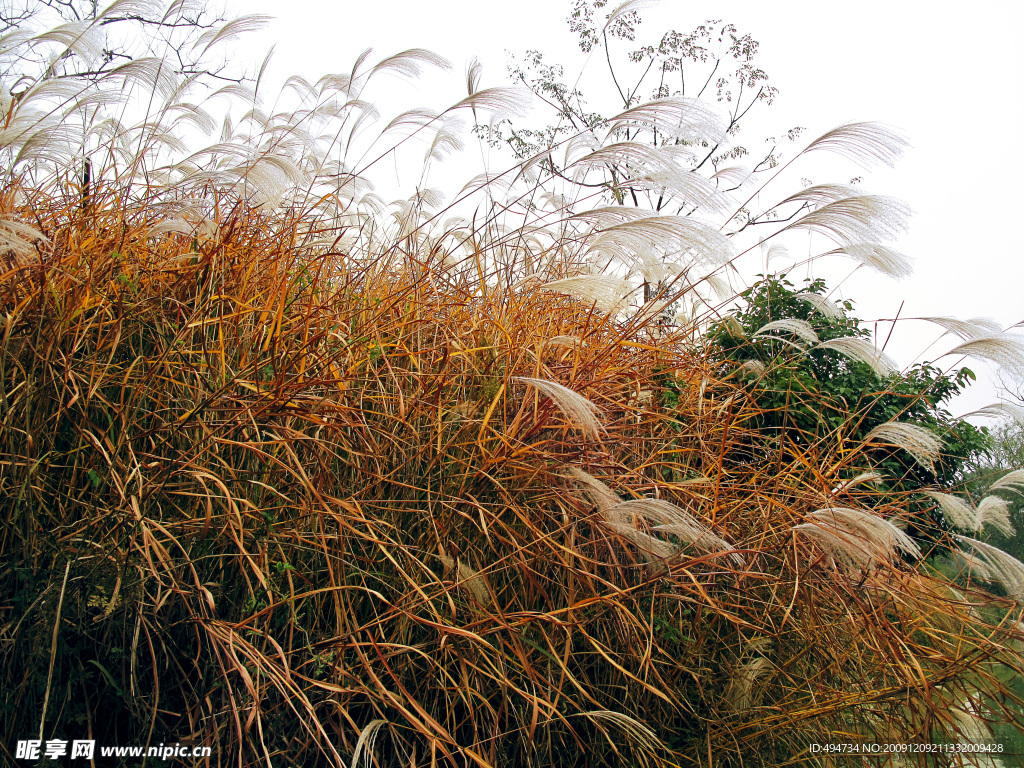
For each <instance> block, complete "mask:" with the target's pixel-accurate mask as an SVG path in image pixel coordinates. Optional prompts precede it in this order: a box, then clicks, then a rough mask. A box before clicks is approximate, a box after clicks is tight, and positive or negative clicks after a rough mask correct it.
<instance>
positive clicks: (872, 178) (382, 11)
mask: <svg viewBox="0 0 1024 768" xmlns="http://www.w3.org/2000/svg"><path fill="white" fill-rule="evenodd" d="M235 2H236V5H235V6H234V10H235V11H236V12H242V13H266V14H269V15H272V16H275V17H277V18H276V20H275V21H274V22H273V24H272V25H271V26H270V27H269V28H268V29H267V30H265V31H263V32H260V33H257V34H255V35H252V36H250V37H249V38H248V41H247V43H246V45H245V46H244V48H243V49H242V50H244V51H252V55H253V58H256V57H257V55H258V53H257V52H261V51H263V50H265V49H266V48H268V47H269V45H271V44H276V46H277V51H276V54H275V57H274V67H273V70H272V74H273V76H274V77H275V79H278V80H280V79H283V78H284V77H285V76H287V75H290V74H301V75H303V76H305V77H307V78H311V79H315V78H316V77H318V76H320V75H322V74H324V73H326V72H344V71H348V70H349V69H350V68H351V65H352V63H353V61H354V60H355V58H356V57H357V56H358V55H359V54H360V53H361V52H362V51H363V50H364V49H365V48H368V47H372V48H373V49H374V57H373V59H374V60H376V59H377V58H383V57H384V56H386V55H389V54H392V53H397V52H399V51H402V50H405V49H408V48H413V47H422V48H429V49H431V50H433V51H435V52H437V53H440V54H442V55H443V56H445V57H446V58H448V59H449V60H450V61H451V62H452V63H453V64H454V70H453V71H452V72H451V73H448V74H447V75H443V76H440V77H431V78H429V79H428V81H427V82H425V83H423V84H422V85H418V86H417V85H413V86H410V85H405V84H403V83H402V82H401V81H399V80H394V81H392V84H391V85H388V84H385V87H392V88H393V89H394V96H395V99H396V101H395V104H396V105H398V107H399V108H411V107H414V106H424V105H430V104H432V105H433V106H441V105H443V104H446V103H452V102H454V101H455V100H456V99H457V98H460V97H461V96H463V95H465V85H464V76H463V74H462V73H463V71H464V69H465V65H466V62H467V61H468V60H469V59H470V57H472V56H476V57H478V58H479V59H480V60H481V62H482V63H483V65H484V76H483V84H484V85H485V86H486V85H502V84H505V64H506V60H507V57H506V54H505V51H506V50H510V51H514V52H517V53H522V52H523V51H525V50H526V49H537V50H540V51H543V52H544V53H545V54H546V57H547V58H548V59H550V60H551V61H552V62H561V63H564V64H565V65H566V70H567V75H575V74H576V69H578V68H579V66H580V63H581V61H582V59H581V57H580V55H579V52H578V49H577V48H576V47H575V39H574V38H573V37H572V36H571V35H570V33H569V30H568V27H567V25H566V22H565V17H566V16H567V15H568V12H569V10H570V8H571V2H570V0H515V1H514V2H508V3H489V2H480V0H431V1H430V2H415V1H413V2H407V1H406V0H384V1H383V2H376V3H374V2H362V1H361V2H345V1H342V2H337V1H335V2H328V1H324V0H288V1H287V2H282V0H245V2H244V3H243V2H242V1H241V0H235ZM615 4H616V3H615V2H614V0H613V2H611V3H610V5H612V6H614V5H615ZM643 16H644V23H643V25H642V26H641V28H640V31H641V35H640V38H641V39H643V38H644V35H645V34H646V35H649V36H650V42H653V43H656V42H657V39H658V38H659V37H660V33H661V32H662V31H664V30H666V29H669V28H674V29H676V30H678V31H680V32H689V31H690V30H691V29H693V28H694V27H695V26H696V25H697V24H700V23H702V22H703V21H705V20H706V19H709V18H710V19H722V20H723V21H730V22H732V23H734V24H735V25H736V26H737V27H738V29H739V32H740V33H744V32H749V33H750V34H751V35H752V36H753V38H754V39H755V40H757V41H759V42H760V44H761V49H760V53H759V57H758V62H759V65H760V66H761V67H762V68H763V69H764V70H765V71H766V72H767V73H768V75H769V76H770V78H771V81H772V83H773V84H774V85H775V86H776V87H778V89H779V96H778V98H777V99H776V102H775V104H774V105H773V106H771V107H768V108H766V109H765V110H763V112H762V117H761V119H760V120H759V121H758V127H757V130H755V129H754V128H751V127H749V126H748V127H745V129H744V132H743V133H742V134H741V137H742V138H743V139H744V140H746V141H747V142H749V143H750V144H751V145H754V144H755V143H756V142H757V140H758V137H759V135H761V134H760V133H758V131H763V132H764V135H770V134H771V133H772V132H774V133H779V132H781V131H783V130H785V129H786V128H789V127H792V126H795V125H801V126H806V127H807V129H808V132H807V134H805V136H806V137H807V138H808V139H809V138H811V137H813V136H816V135H819V134H821V133H823V132H825V131H826V130H828V129H830V128H833V127H835V126H837V125H839V124H841V123H843V122H847V121H850V120H877V121H880V122H884V123H888V124H891V125H894V126H896V127H898V128H900V129H901V130H902V131H903V132H904V133H905V134H906V135H907V136H908V138H909V140H910V142H911V145H912V147H911V149H910V150H909V151H908V152H907V153H906V155H905V156H904V158H903V159H902V161H901V162H900V163H899V164H898V165H897V167H896V169H895V170H892V171H890V170H889V169H886V168H882V169H881V170H875V171H872V172H871V173H868V174H864V173H863V172H862V171H860V170H859V169H858V168H856V167H855V166H850V167H849V168H848V170H846V169H844V170H843V171H841V172H839V173H838V176H837V175H836V173H835V172H834V171H832V170H828V171H827V173H828V175H825V174H826V171H825V170H822V168H823V167H822V168H819V167H816V166H813V165H804V166H801V167H800V168H799V169H796V168H794V171H793V178H792V179H791V182H792V187H793V189H795V185H797V184H798V182H799V179H800V178H801V177H807V178H810V179H812V180H813V181H814V182H816V183H823V182H847V181H848V180H849V179H850V177H852V176H855V175H864V177H865V180H864V182H863V187H864V189H865V190H866V191H867V192H872V193H879V194H890V195H894V196H897V197H900V198H902V199H904V200H905V201H907V202H908V203H909V204H910V206H911V208H912V209H913V210H914V212H915V215H914V217H913V219H912V221H911V229H910V232H909V233H908V234H907V235H906V236H905V237H903V238H902V239H901V240H900V241H899V242H898V243H896V247H898V248H899V249H900V250H902V251H903V252H905V253H907V254H908V255H910V256H911V257H912V258H913V259H914V263H915V273H914V275H913V276H912V277H910V278H908V279H906V280H903V281H901V282H893V281H891V280H888V279H886V278H882V277H880V276H878V275H877V274H876V273H873V272H869V271H867V270H861V271H860V272H859V273H858V274H857V275H855V276H854V278H853V279H851V280H850V281H848V282H847V283H845V285H844V286H843V289H842V290H843V295H844V296H846V297H848V298H852V299H854V300H855V302H856V303H857V305H858V315H859V316H861V317H862V318H866V319H875V318H891V317H892V316H893V315H894V314H895V312H896V311H897V309H898V308H899V307H900V303H901V302H905V304H904V306H903V309H902V316H904V317H914V316H927V315H955V316H958V317H962V318H970V317H976V316H985V317H992V318H994V319H996V320H998V321H1000V322H1002V323H1003V324H1005V325H1010V324H1012V323H1016V322H1018V321H1020V320H1024V285H1022V280H1021V278H1022V277H1024V244H1022V243H1024V240H1022V237H1021V234H1020V232H1019V231H1018V222H1019V221H1020V220H1021V218H1022V217H1021V212H1022V210H1024V193H1022V191H1021V190H1022V185H1024V142H1022V138H1024V137H1022V135H1021V134H1022V128H1021V125H1022V118H1024V103H1022V93H1024V92H1022V89H1021V75H1022V74H1024V53H1022V48H1021V46H1019V45H1017V44H1016V42H1015V41H1016V35H1017V32H1018V31H1019V30H1020V29H1021V25H1022V22H1024V4H1020V3H1015V2H1008V1H1007V0H1003V2H992V1H991V0H976V1H975V2H972V3H961V2H956V3H954V2H930V3H920V2H901V1H900V0H885V1H879V0H860V2H857V3H850V4H845V5H838V4H827V3H823V2H820V1H818V2H809V1H808V2H805V1H804V0H782V2H775V3H766V2H763V0H716V1H714V2H712V1H711V0H662V2H661V3H659V4H657V5H656V6H654V7H652V8H650V9H648V10H647V11H645V12H644V13H643ZM599 63H600V62H591V66H592V67H593V68H594V69H595V70H597V69H598V67H596V66H594V65H596V64H599ZM445 83H446V84H447V85H445ZM377 87H378V89H379V88H380V87H381V83H377ZM609 87H610V86H609ZM442 91H444V92H442ZM377 94H378V95H379V94H381V91H380V90H378V91H377ZM385 115H386V116H387V112H385ZM750 125H752V123H751V124H750ZM469 149H470V150H473V147H472V146H470V147H469ZM474 151H476V157H477V158H478V157H479V151H478V150H474ZM831 167H832V166H829V168H830V169H831ZM479 170H481V169H480V167H479V166H477V167H475V168H473V170H472V171H471V173H476V172H479ZM816 171H818V172H817V173H816ZM467 178H468V176H467ZM412 181H415V179H413V180H412ZM781 183H782V180H781V179H780V184H781ZM785 188H786V187H785V185H783V187H782V189H785ZM887 332H888V331H887V327H886V326H884V325H883V326H880V334H881V335H882V336H883V338H884V335H885V334H886V333H887ZM937 336H938V331H937V330H932V327H931V326H926V325H925V324H924V323H906V324H904V325H903V326H902V329H901V327H900V326H897V330H896V333H895V334H894V335H893V338H892V341H891V342H890V345H889V347H888V350H887V351H889V352H890V353H891V354H894V356H895V357H897V359H898V360H899V361H900V362H901V363H904V364H905V363H908V362H910V360H911V359H913V358H914V357H915V356H916V355H917V354H919V353H921V352H922V351H923V348H924V347H926V346H927V345H928V344H929V343H930V342H931V341H933V340H934V339H935V338H937ZM949 346H951V343H950V340H949V339H946V340H944V341H942V342H940V344H939V345H937V346H936V347H934V348H933V350H932V353H931V355H930V356H932V357H934V356H935V354H936V353H937V352H938V351H940V350H945V349H947V348H948V347H949ZM947 362H949V360H948V358H947ZM973 367H974V368H975V370H977V371H978V372H979V373H983V372H984V370H985V365H984V364H977V365H974V366H973ZM976 389H977V391H976V393H975V394H974V396H973V397H970V398H968V400H967V401H966V402H964V403H962V404H961V407H960V408H959V410H967V409H969V407H979V406H981V405H984V404H985V403H987V402H990V401H991V400H993V399H994V396H995V390H994V388H992V387H978V388H976Z"/></svg>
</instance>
